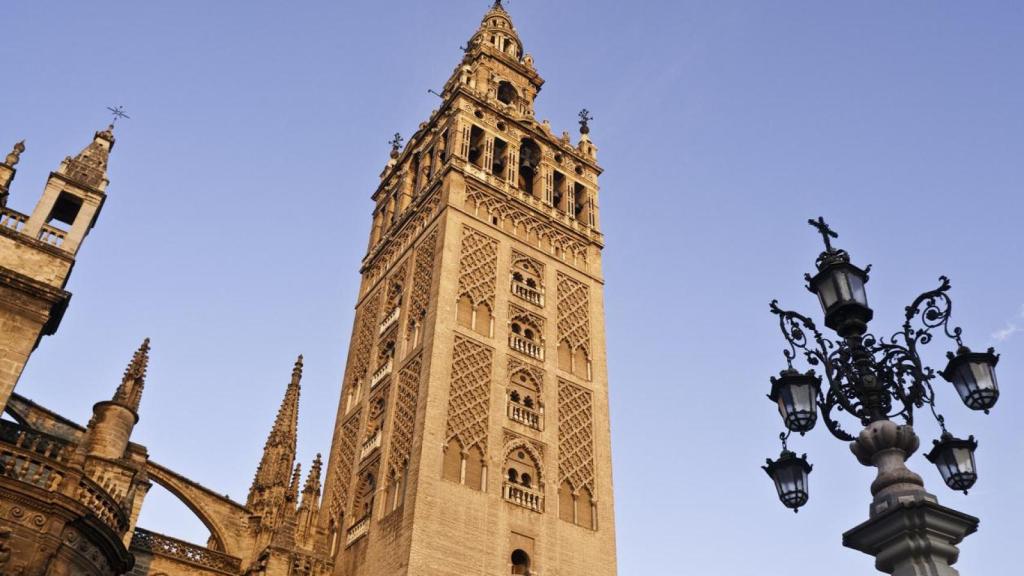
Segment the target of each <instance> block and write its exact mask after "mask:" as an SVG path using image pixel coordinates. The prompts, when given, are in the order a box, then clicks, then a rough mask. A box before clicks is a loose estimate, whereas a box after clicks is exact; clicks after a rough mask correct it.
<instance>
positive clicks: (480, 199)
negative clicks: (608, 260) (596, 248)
mask: <svg viewBox="0 0 1024 576" xmlns="http://www.w3.org/2000/svg"><path fill="white" fill-rule="evenodd" d="M466 209H467V210H468V211H469V212H470V213H473V214H476V215H477V217H479V218H481V219H482V220H484V221H488V222H489V221H490V220H491V218H495V217H496V218H498V219H499V220H502V221H505V220H508V221H511V222H512V224H513V228H514V229H515V230H516V231H517V232H516V234H517V235H521V236H523V237H524V238H525V239H526V241H527V242H528V243H531V244H533V245H535V246H538V247H539V248H542V249H545V248H547V247H548V246H550V250H549V251H550V252H551V253H552V254H553V255H555V256H556V257H558V256H559V253H561V254H564V256H565V258H564V260H566V261H567V262H569V263H570V264H573V265H574V266H576V267H577V268H580V269H582V270H586V269H587V247H586V245H585V244H584V243H583V242H580V241H579V240H576V239H574V238H572V237H571V236H570V235H569V234H566V233H564V232H561V231H559V230H557V229H556V228H555V227H554V226H552V225H550V224H548V223H547V222H544V220H543V219H541V218H538V217H536V216H534V215H532V214H530V213H528V212H527V211H526V210H524V209H521V208H519V207H517V206H515V205H513V203H512V202H511V201H509V200H508V199H504V198H499V197H497V196H493V195H491V194H489V193H487V192H484V191H483V190H479V189H476V188H467V190H466ZM533 238H536V242H534V241H532V239H533Z"/></svg>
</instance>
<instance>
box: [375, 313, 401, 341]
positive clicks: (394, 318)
mask: <svg viewBox="0 0 1024 576" xmlns="http://www.w3.org/2000/svg"><path fill="white" fill-rule="evenodd" d="M401 313H402V307H401V306H395V308H394V310H392V311H391V312H388V315H387V316H385V317H384V319H383V320H381V322H380V329H379V330H378V332H379V333H380V334H383V333H385V332H387V331H388V328H391V326H392V325H394V324H395V323H396V322H398V316H399V315H400V314H401Z"/></svg>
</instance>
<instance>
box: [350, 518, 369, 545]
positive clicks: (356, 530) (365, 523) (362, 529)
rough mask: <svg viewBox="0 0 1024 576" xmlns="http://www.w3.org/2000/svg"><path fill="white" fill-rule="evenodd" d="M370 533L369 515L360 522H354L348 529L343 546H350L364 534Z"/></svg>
mask: <svg viewBox="0 0 1024 576" xmlns="http://www.w3.org/2000/svg"><path fill="white" fill-rule="evenodd" d="M369 531H370V515H369V514H367V515H366V516H364V517H363V519H362V520H360V521H359V522H356V523H355V524H353V525H352V527H351V528H349V529H348V535H346V536H345V546H351V545H352V543H353V542H355V541H356V540H359V539H360V538H362V537H363V536H366V533H367V532H369Z"/></svg>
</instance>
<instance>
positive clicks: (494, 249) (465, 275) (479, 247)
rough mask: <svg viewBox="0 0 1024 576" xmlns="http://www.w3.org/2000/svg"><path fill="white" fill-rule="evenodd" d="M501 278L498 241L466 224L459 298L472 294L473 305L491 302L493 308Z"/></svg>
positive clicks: (463, 235)
mask: <svg viewBox="0 0 1024 576" xmlns="http://www.w3.org/2000/svg"><path fill="white" fill-rule="evenodd" d="M497 281H498V241H497V240H494V239H493V238H490V237H488V236H485V235H483V234H481V233H479V232H477V231H476V230H473V229H472V228H469V227H466V228H463V229H462V256H460V257H459V298H464V297H465V298H469V301H470V302H472V303H473V306H479V305H480V304H487V305H488V306H489V307H490V308H491V310H492V311H493V310H494V292H495V290H496V288H497Z"/></svg>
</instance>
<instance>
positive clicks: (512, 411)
mask: <svg viewBox="0 0 1024 576" xmlns="http://www.w3.org/2000/svg"><path fill="white" fill-rule="evenodd" d="M508 417H509V419H510V420H512V421H515V422H519V423H520V424H522V425H524V426H529V427H530V428H533V429H534V430H540V429H541V415H540V413H538V412H537V411H535V410H533V409H532V408H527V407H526V406H523V405H522V404H519V403H517V402H512V401H511V400H510V401H509V403H508Z"/></svg>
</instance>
